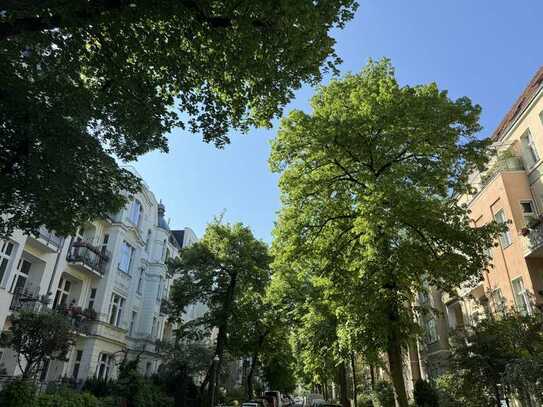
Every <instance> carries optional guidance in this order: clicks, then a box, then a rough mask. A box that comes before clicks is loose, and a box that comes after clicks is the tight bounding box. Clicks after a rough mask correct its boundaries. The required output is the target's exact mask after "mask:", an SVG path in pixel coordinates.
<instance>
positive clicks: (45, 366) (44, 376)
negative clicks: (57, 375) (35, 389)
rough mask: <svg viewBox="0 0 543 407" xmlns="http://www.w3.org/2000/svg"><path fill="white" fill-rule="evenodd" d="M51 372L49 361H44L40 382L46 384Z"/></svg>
mask: <svg viewBox="0 0 543 407" xmlns="http://www.w3.org/2000/svg"><path fill="white" fill-rule="evenodd" d="M48 372H49V359H45V360H44V361H43V365H42V366H41V371H40V382H44V381H45V379H47V373H48Z"/></svg>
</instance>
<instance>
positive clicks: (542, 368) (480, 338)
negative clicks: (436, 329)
mask: <svg viewBox="0 0 543 407" xmlns="http://www.w3.org/2000/svg"><path fill="white" fill-rule="evenodd" d="M451 361H452V367H453V369H452V377H453V380H454V381H455V382H456V386H457V387H459V388H460V389H465V388H469V387H474V386H476V387H477V388H478V390H479V391H477V392H468V393H466V394H465V395H462V394H460V397H463V398H466V397H467V396H470V397H472V400H468V402H471V403H479V404H480V405H485V403H487V404H488V405H495V404H499V403H500V400H504V399H505V397H506V395H508V397H509V398H511V396H512V395H515V397H517V398H518V399H520V400H522V402H523V403H524V404H525V405H527V406H535V405H537V404H534V402H533V401H532V399H530V395H532V397H533V398H534V399H533V400H537V402H538V403H542V402H543V382H542V377H543V317H542V316H541V315H540V314H537V315H533V316H529V315H526V316H523V315H521V314H518V313H514V312H512V313H507V314H506V315H504V316H503V317H501V318H499V319H485V320H483V321H481V322H480V323H479V324H477V325H476V326H474V327H472V328H470V329H469V331H467V332H465V333H464V334H463V335H460V336H459V337H458V338H456V341H455V346H454V347H453V353H452V358H451ZM453 390H454V388H453ZM452 393H453V398H455V397H456V396H458V394H459V393H461V392H459V391H457V392H454V391H453V392H452ZM459 401H462V400H459Z"/></svg>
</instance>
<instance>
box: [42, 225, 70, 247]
mask: <svg viewBox="0 0 543 407" xmlns="http://www.w3.org/2000/svg"><path fill="white" fill-rule="evenodd" d="M38 237H39V238H40V239H41V240H42V241H44V242H45V244H46V245H48V246H54V247H56V248H57V249H60V247H61V246H62V243H64V238H63V237H61V236H58V235H57V234H56V233H55V232H51V231H49V230H47V228H45V226H41V227H40V229H39V230H38Z"/></svg>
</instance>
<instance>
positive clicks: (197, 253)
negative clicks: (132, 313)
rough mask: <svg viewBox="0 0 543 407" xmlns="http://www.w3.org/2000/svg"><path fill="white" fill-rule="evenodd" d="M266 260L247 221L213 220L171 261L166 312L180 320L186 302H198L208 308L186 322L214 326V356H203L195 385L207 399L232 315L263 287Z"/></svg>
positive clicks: (267, 272)
mask: <svg viewBox="0 0 543 407" xmlns="http://www.w3.org/2000/svg"><path fill="white" fill-rule="evenodd" d="M269 264H270V256H269V254H268V248H267V246H266V244H265V243H263V242H261V241H259V240H257V239H255V237H254V236H253V234H252V232H251V230H250V229H249V228H248V227H246V226H244V225H242V224H241V223H236V224H233V225H229V224H222V223H220V222H219V221H217V220H216V221H214V222H212V223H211V224H209V225H208V227H207V229H206V232H205V234H204V236H203V238H202V239H201V240H200V241H199V242H197V243H195V244H193V245H191V246H190V247H187V248H184V249H182V250H181V252H180V255H179V258H177V259H176V260H175V261H173V262H172V263H171V271H172V273H173V274H174V276H175V277H176V279H175V281H174V284H173V286H172V291H171V313H170V318H172V319H173V320H175V321H177V322H178V323H180V324H182V323H183V321H182V317H183V313H184V311H185V309H186V307H187V306H188V305H190V304H195V303H200V304H203V305H205V306H206V307H207V309H208V311H207V312H206V313H205V315H203V316H202V317H201V318H198V319H197V320H195V321H192V322H191V325H192V327H199V328H203V329H204V331H207V332H211V330H212V329H213V328H217V339H216V345H215V351H214V355H216V356H218V358H219V362H218V363H213V362H212V361H208V363H209V368H208V370H207V374H206V377H205V379H204V381H203V383H202V386H201V389H202V390H203V389H205V388H207V394H208V396H207V397H208V399H207V404H209V402H210V399H211V395H212V394H214V386H215V384H216V383H215V378H216V377H217V371H220V368H221V364H222V360H223V356H224V354H225V350H227V346H228V336H229V334H230V332H232V331H233V330H235V329H237V327H235V326H234V325H233V323H232V321H233V319H234V316H235V315H236V314H238V313H239V312H244V311H243V306H245V305H247V304H249V305H250V304H251V303H250V302H246V301H245V299H246V298H248V297H249V296H253V295H258V294H259V293H263V292H264V290H265V288H266V284H267V282H268V280H269V276H270V269H269Z"/></svg>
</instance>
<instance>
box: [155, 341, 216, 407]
mask: <svg viewBox="0 0 543 407" xmlns="http://www.w3.org/2000/svg"><path fill="white" fill-rule="evenodd" d="M161 353H162V360H163V361H164V363H162V364H161V365H160V367H159V370H158V372H157V375H156V376H155V381H156V383H157V384H158V385H160V386H161V388H162V389H163V390H164V392H165V393H166V394H168V395H170V396H171V397H173V398H174V400H175V405H183V406H199V399H198V398H199V394H198V389H197V387H196V385H195V384H194V380H193V377H202V376H203V375H205V373H206V371H207V369H208V367H209V361H210V360H211V358H212V357H213V354H212V353H211V350H210V349H209V348H207V346H205V345H204V344H202V343H200V342H191V341H177V342H176V343H174V344H170V345H169V346H166V347H164V346H161Z"/></svg>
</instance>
